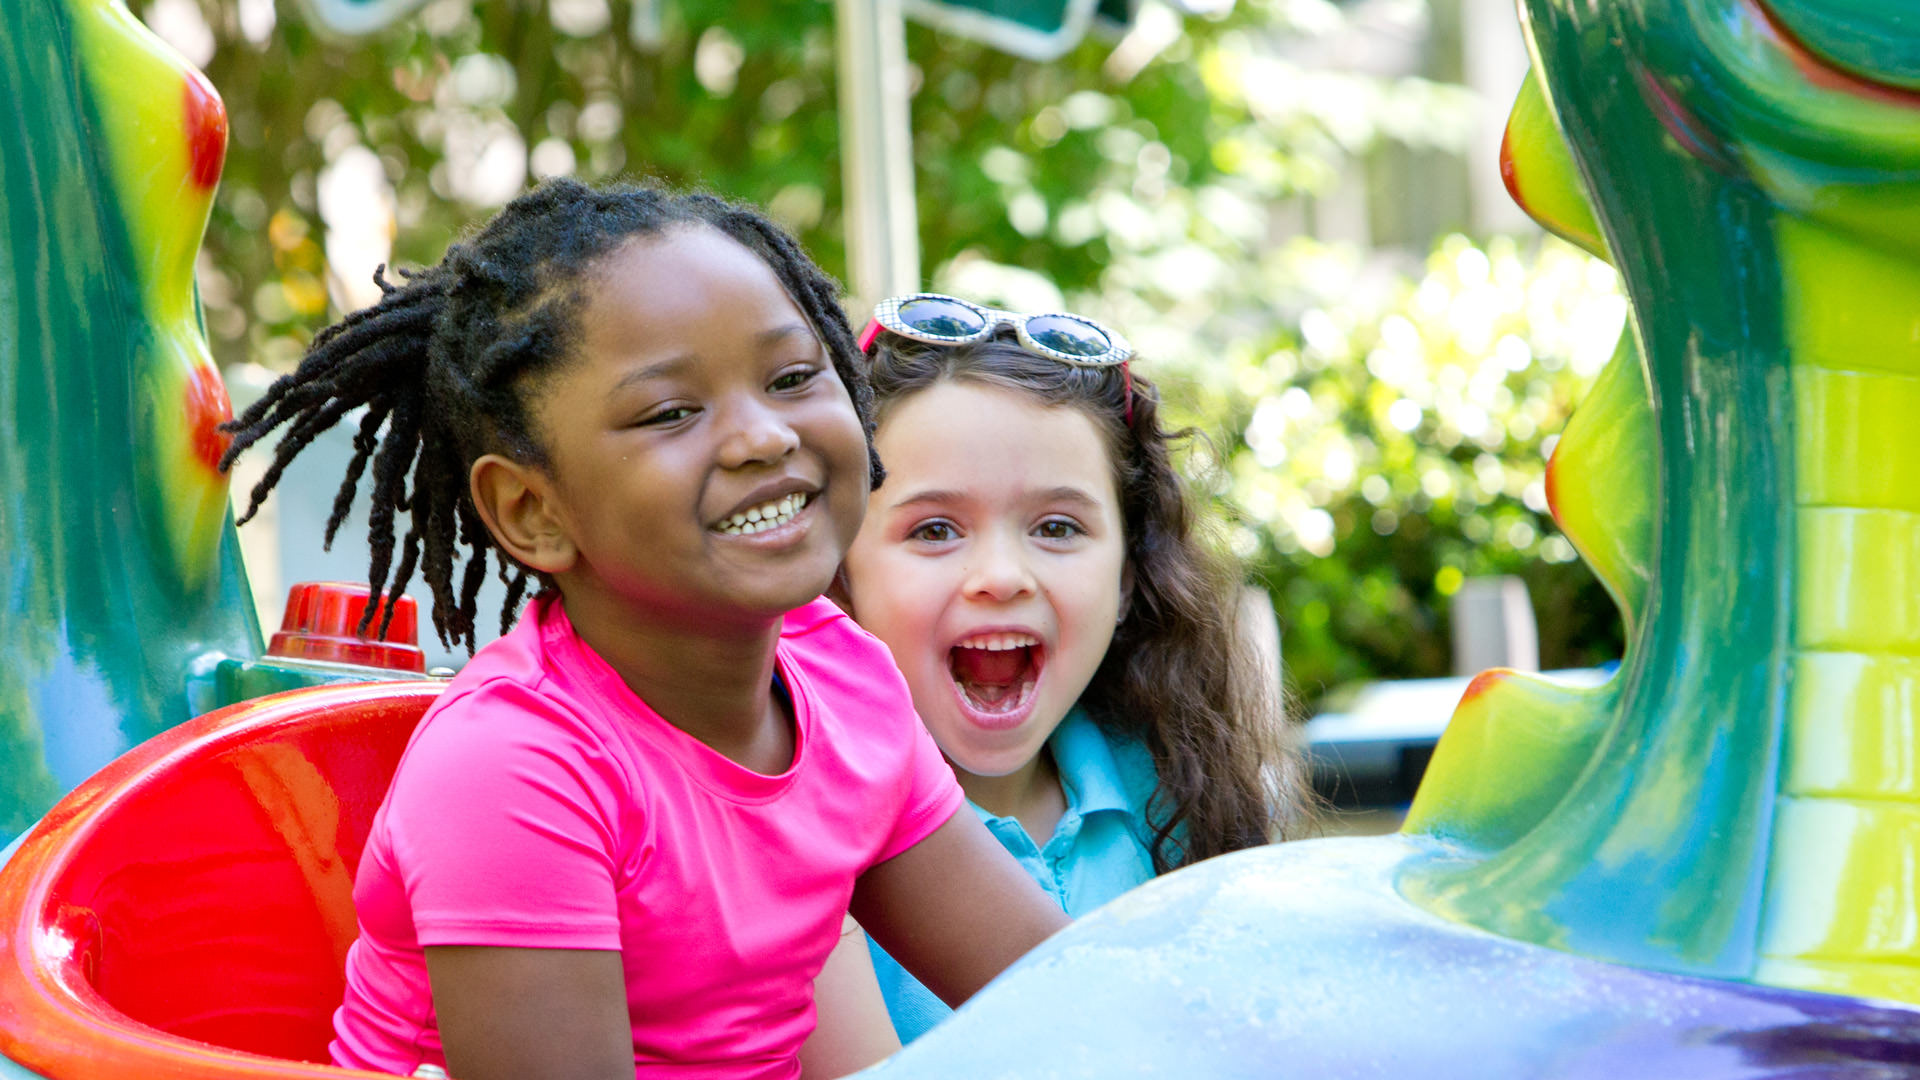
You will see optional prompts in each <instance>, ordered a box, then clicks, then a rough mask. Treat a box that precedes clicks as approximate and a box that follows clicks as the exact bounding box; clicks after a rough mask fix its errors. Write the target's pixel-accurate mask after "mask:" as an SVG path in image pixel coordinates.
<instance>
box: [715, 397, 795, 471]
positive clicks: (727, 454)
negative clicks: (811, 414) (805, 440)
mask: <svg viewBox="0 0 1920 1080" xmlns="http://www.w3.org/2000/svg"><path fill="white" fill-rule="evenodd" d="M725 421H726V429H725V430H726V434H725V435H724V436H722V438H721V442H720V464H721V466H722V467H723V468H728V469H744V468H746V467H748V466H750V465H771V464H773V463H775V462H777V461H779V460H780V459H781V458H784V457H786V456H787V455H788V454H791V453H793V452H794V451H795V450H797V449H799V448H800V434H799V432H796V431H795V430H794V429H793V425H792V424H791V423H790V422H789V421H788V419H787V417H786V416H784V415H783V414H782V413H781V412H780V410H778V409H775V408H770V407H769V406H768V405H767V404H766V403H764V402H759V401H748V402H739V403H736V404H734V405H733V406H732V407H731V408H729V409H728V410H727V415H726V417H725Z"/></svg>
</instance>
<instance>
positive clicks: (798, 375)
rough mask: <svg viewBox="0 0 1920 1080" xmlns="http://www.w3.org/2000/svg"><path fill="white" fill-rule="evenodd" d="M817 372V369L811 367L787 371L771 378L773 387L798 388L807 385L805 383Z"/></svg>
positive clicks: (811, 379)
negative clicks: (773, 378)
mask: <svg viewBox="0 0 1920 1080" xmlns="http://www.w3.org/2000/svg"><path fill="white" fill-rule="evenodd" d="M818 374H820V373H819V372H818V371H815V370H813V369H811V368H807V369H803V370H800V371H789V372H786V373H785V374H783V375H781V376H780V377H779V378H777V379H775V380H773V389H775V390H798V389H800V388H801V387H803V386H805V385H807V383H809V382H811V381H813V377H814V376H815V375H818Z"/></svg>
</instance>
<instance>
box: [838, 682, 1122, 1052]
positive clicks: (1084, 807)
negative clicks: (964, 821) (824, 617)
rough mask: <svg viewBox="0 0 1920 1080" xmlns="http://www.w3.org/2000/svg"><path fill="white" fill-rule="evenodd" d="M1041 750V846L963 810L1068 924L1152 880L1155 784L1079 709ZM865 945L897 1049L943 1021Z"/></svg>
mask: <svg viewBox="0 0 1920 1080" xmlns="http://www.w3.org/2000/svg"><path fill="white" fill-rule="evenodd" d="M1047 748H1048V749H1049V750H1051V751H1052V752H1053V763H1054V766H1055V767H1056V768H1058V769H1059V770H1060V786H1061V788H1062V789H1063V790H1064V791H1065V794H1066V797H1067V811H1066V813H1064V814H1062V815H1060V823H1059V824H1058V825H1056V826H1054V830H1053V835H1052V836H1051V837H1049V838H1048V839H1047V842H1046V844H1044V845H1036V844H1034V842H1033V837H1031V836H1029V835H1027V830H1026V829H1025V828H1023V827H1022V826H1021V824H1020V822H1019V821H1018V820H1016V819H1014V818H1010V817H997V816H995V815H993V814H989V813H988V812H986V811H985V810H982V809H980V808H979V807H978V806H974V804H973V803H972V802H971V801H969V802H968V803H967V805H968V806H972V807H973V811H974V813H976V814H979V815H980V820H981V821H983V822H985V823H986V826H987V830H988V831H989V832H991V833H993V835H994V838H995V839H997V840H999V841H1000V844H1001V846H1003V847H1005V848H1006V849H1007V850H1008V851H1009V852H1011V853H1012V854H1013V857H1014V858H1015V859H1017V860H1019V863H1020V865H1021V867H1022V868H1023V869H1025V870H1026V872H1027V873H1028V874H1029V875H1031V876H1032V878H1033V880H1035V881H1037V882H1039V883H1040V887H1041V888H1043V889H1045V890H1046V891H1047V894H1048V895H1049V896H1051V897H1053V899H1054V902H1055V903H1057V904H1059V905H1060V908H1061V910H1063V911H1065V912H1066V913H1067V914H1068V915H1071V916H1073V917H1074V918H1076V919H1077V918H1079V917H1080V916H1082V915H1085V914H1087V913H1088V912H1090V911H1092V910H1093V909H1094V908H1097V907H1099V906H1100V905H1102V904H1104V903H1106V902H1107V901H1109V900H1111V899H1113V898H1114V897H1116V896H1119V895H1120V894H1121V893H1123V892H1126V891H1127V890H1128V889H1131V888H1133V887H1134V886H1135V885H1138V884H1140V883H1141V882H1144V881H1146V880H1148V879H1149V878H1151V877H1153V857H1152V856H1151V855H1150V854H1148V848H1147V843H1148V841H1149V840H1150V839H1151V838H1152V836H1153V833H1152V831H1151V830H1149V829H1148V828H1147V823H1146V804H1147V800H1148V799H1150V798H1152V796H1153V792H1154V787H1155V784H1156V783H1157V778H1156V777H1155V775H1154V771H1153V758H1152V756H1151V755H1150V754H1148V752H1147V749H1146V747H1145V746H1142V745H1141V744H1140V743H1138V742H1137V741H1134V740H1131V739H1125V740H1122V739H1114V738H1111V737H1109V736H1108V735H1107V734H1106V733H1105V732H1103V731H1101V730H1100V727H1099V725H1097V724H1095V723H1094V722H1093V719H1092V718H1091V717H1089V716H1088V715H1087V714H1086V712H1085V711H1083V710H1082V709H1080V708H1079V707H1078V706H1076V707H1075V708H1074V709H1073V710H1072V711H1071V712H1069V713H1067V718H1066V719H1065V720H1062V721H1061V722H1060V726H1059V727H1058V728H1055V729H1054V732H1053V735H1052V736H1051V737H1050V738H1048V740H1047ZM868 945H869V946H870V947H871V949H872V953H873V968H874V973H875V974H876V975H878V976H879V977H880V992H881V994H882V995H884V996H885V997H886V999H887V1012H888V1013H889V1014H891V1015H892V1017H893V1026H894V1030H895V1031H897V1032H899V1034H900V1041H901V1042H902V1043H910V1042H912V1041H913V1040H914V1039H917V1038H919V1037H920V1036H921V1035H922V1034H924V1033H925V1032H926V1031H927V1030H928V1029H929V1028H931V1027H933V1026H934V1025H935V1024H938V1023H939V1022H940V1021H942V1020H945V1019H946V1018H947V1017H948V1016H949V1015H951V1014H952V1012H953V1010H952V1009H949V1008H947V1006H946V1003H945V1002H943V1001H941V1000H940V999H939V998H937V997H934V996H933V991H931V990H928V989H927V988H926V987H924V986H921V985H920V983H919V982H918V981H917V980H916V979H914V977H913V976H911V975H909V974H907V972H906V969H905V968H902V967H901V966H900V965H899V964H898V963H896V962H895V961H894V959H893V957H891V956H888V955H887V954H886V952H885V951H884V950H882V949H881V948H880V946H878V945H874V944H873V943H872V942H871V941H869V942H868Z"/></svg>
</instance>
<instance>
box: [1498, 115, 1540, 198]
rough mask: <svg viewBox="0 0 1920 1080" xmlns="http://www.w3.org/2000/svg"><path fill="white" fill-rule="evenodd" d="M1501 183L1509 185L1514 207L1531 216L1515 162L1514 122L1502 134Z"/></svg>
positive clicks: (1509, 121) (1509, 122)
mask: <svg viewBox="0 0 1920 1080" xmlns="http://www.w3.org/2000/svg"><path fill="white" fill-rule="evenodd" d="M1500 182H1501V183H1503V184H1505V185H1507V194H1508V195H1511V196H1512V197H1513V202H1514V205H1516V206H1518V207H1519V208H1520V209H1522V210H1526V211H1527V213H1529V214H1531V213H1533V211H1532V210H1531V209H1529V208H1528V206H1527V200H1526V198H1525V197H1524V196H1522V195H1521V194H1520V168H1519V166H1518V165H1516V164H1515V163H1514V160H1513V121H1512V119H1511V118H1509V119H1508V121H1507V126H1506V127H1505V128H1503V129H1501V132H1500Z"/></svg>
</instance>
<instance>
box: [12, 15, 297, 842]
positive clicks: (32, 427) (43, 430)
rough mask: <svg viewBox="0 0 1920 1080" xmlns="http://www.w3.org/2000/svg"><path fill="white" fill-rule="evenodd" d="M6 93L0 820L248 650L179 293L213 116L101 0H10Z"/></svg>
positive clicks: (203, 99) (256, 640)
mask: <svg viewBox="0 0 1920 1080" xmlns="http://www.w3.org/2000/svg"><path fill="white" fill-rule="evenodd" d="M0 99H4V100H6V101H9V102H15V103H19V102H32V103H33V104H32V106H31V107H27V108H15V109H13V110H12V112H13V114H14V118H13V120H12V121H11V122H9V123H8V124H6V125H0V221H4V225H3V226H0V236H4V237H5V242H4V243H0V296H5V297H6V302H5V303H0V565H3V566H4V569H5V573H6V577H7V603H6V604H5V605H3V606H0V838H6V837H11V836H13V835H15V834H17V833H18V832H19V831H20V830H22V829H24V828H25V827H26V826H28V825H30V824H31V823H32V822H33V821H34V819H35V818H37V817H39V816H40V815H41V814H42V813H44V812H45V811H46V809H47V808H48V807H49V806H50V805H52V803H53V801H54V799H56V798H57V797H58V796H59V795H60V794H61V793H62V792H64V791H66V790H68V789H70V788H72V787H73V786H74V785H75V784H77V783H79V782H80V781H81V780H83V779H85V778H86V777H87V776H88V775H89V774H91V773H92V772H93V771H94V770H96V769H98V768H100V767H101V766H103V765H105V764H106V763H107V762H109V761H111V760H113V758H114V757H115V756H116V755H118V754H120V753H122V752H124V751H125V750H127V749H128V748H129V747H131V746H133V745H135V744H136V743H138V742H140V741H141V740H142V739H145V738H146V737H148V736H149V735H152V734H154V733H155V732H158V731H161V730H163V729H165V728H167V727H170V726H172V725H174V724H177V723H179V722H181V721H183V720H185V719H186V718H187V717H188V716H189V715H191V714H190V711H189V706H188V701H187V688H186V684H187V679H188V675H189V671H190V669H191V668H193V667H194V666H195V665H196V664H208V663H212V662H216V661H217V659H218V658H219V657H221V656H240V657H247V656H256V655H258V654H259V652H260V632H259V629H258V627H257V626H256V625H255V621H254V617H253V607H252V604H251V602H250V599H249V597H248V593H247V587H246V581H245V578H244V576H243V575H242V572H241V569H240V562H239V553H238V550H237V546H236V544H235V540H234V533H233V529H232V527H231V525H229V524H228V520H229V518H228V512H227V483H226V477H225V476H224V475H222V474H220V473H219V472H218V471H217V470H215V468H214V464H215V463H216V462H217V460H218V458H219V454H220V452H221V451H222V450H223V449H224V447H225V436H224V435H222V434H221V433H220V432H219V431H218V430H216V427H217V425H218V424H219V423H220V422H221V421H223V420H225V419H227V418H228V416H229V410H228V405H227V397H226V391H225V389H224V388H223V387H222V385H221V382H220V377H219V375H218V373H217V372H216V371H215V370H214V368H213V365H212V363H211V361H210V359H209V357H208V354H207V350H206V345H205V342H204V339H203V338H202V336H201V332H200V328H199V321H198V312H197V309H196V307H195V303H194V294H193V260H194V256H195V253H196V252H197V251H198V249H199V243H200V234H201V231H202V229H203V227H204V225H205V222H206V216H207V210H208V206H209V205H210V203H211V200H212V197H213V186H214V183H215V181H216V180H217V179H218V177H219V173H220V163H221V160H222V155H223V154H224V152H225V141H226V115H225V112H224V110H223V108H222V106H221V104H220V99H219V97H218V95H216V94H215V93H214V92H213V89H212V87H211V86H209V85H208V84H207V82H206V80H205V78H204V77H203V76H202V75H200V73H199V72H197V71H194V70H193V69H192V68H191V67H190V66H188V65H187V64H186V63H185V62H184V61H182V60H180V59H179V57H178V56H176V55H175V54H174V53H173V52H172V51H171V50H170V49H168V48H167V47H166V46H164V45H163V44H161V43H160V41H159V39H157V38H155V37H154V36H153V35H152V34H151V33H150V32H148V31H147V30H146V28H145V27H144V26H142V25H141V24H140V23H139V21H138V20H136V19H135V18H133V16H132V15H130V14H129V13H128V12H127V10H126V8H125V7H123V6H121V5H120V4H119V3H117V2H115V0H8V2H7V3H6V5H5V12H4V16H0Z"/></svg>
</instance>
